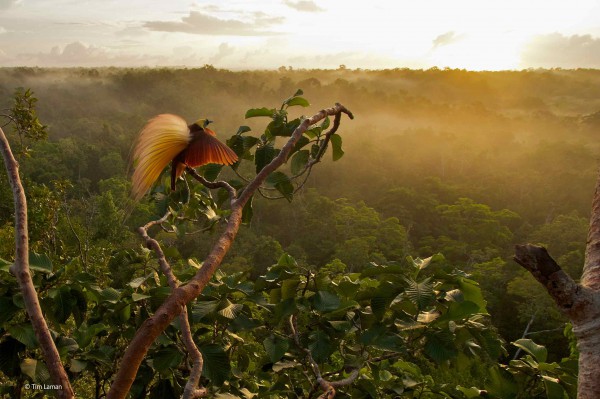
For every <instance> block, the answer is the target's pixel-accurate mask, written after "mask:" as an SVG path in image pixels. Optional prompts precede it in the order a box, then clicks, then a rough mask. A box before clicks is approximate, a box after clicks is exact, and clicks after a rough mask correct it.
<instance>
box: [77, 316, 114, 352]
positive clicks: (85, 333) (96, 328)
mask: <svg viewBox="0 0 600 399" xmlns="http://www.w3.org/2000/svg"><path fill="white" fill-rule="evenodd" d="M106 329H107V327H106V326H105V325H104V324H102V323H97V324H92V325H90V326H88V325H87V323H86V322H83V323H81V325H80V326H79V328H77V330H75V331H74V332H73V337H74V338H75V340H76V341H77V344H78V345H79V347H80V348H85V347H87V346H88V345H89V344H91V343H92V340H93V338H94V337H95V336H96V335H98V334H100V333H101V332H103V331H106Z"/></svg>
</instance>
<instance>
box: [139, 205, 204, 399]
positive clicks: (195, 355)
mask: <svg viewBox="0 0 600 399" xmlns="http://www.w3.org/2000/svg"><path fill="white" fill-rule="evenodd" d="M169 216H171V212H170V211H168V212H167V213H166V214H165V215H164V216H163V217H162V218H160V219H158V220H153V221H151V222H149V223H147V224H146V225H144V226H142V227H140V228H139V229H138V232H139V233H140V235H141V236H142V238H143V239H144V241H145V242H146V246H147V247H148V249H152V250H154V253H156V256H157V258H158V264H159V266H160V269H161V271H162V272H163V274H164V275H165V276H166V277H167V281H168V283H169V287H171V289H172V290H175V289H177V287H179V280H177V277H175V274H173V269H172V268H171V265H170V264H169V262H168V261H167V259H166V257H165V253H164V252H163V250H162V248H161V246H160V244H159V243H158V241H156V240H155V239H153V238H151V237H150V236H149V235H148V229H150V228H151V227H152V226H156V225H158V226H161V227H162V224H163V223H164V222H165V221H166V220H167V219H168V218H169ZM179 323H180V326H181V340H182V341H183V343H184V345H185V347H186V349H187V351H188V353H189V354H190V357H191V358H192V364H193V365H192V370H191V372H190V377H189V378H188V381H187V383H186V384H185V389H184V391H183V396H182V398H183V399H192V398H199V397H203V396H206V393H207V392H206V390H205V389H204V388H200V389H198V388H197V387H198V382H199V381H200V377H201V375H202V366H203V364H204V361H203V359H202V354H201V353H200V351H199V350H198V347H197V346H196V343H195V342H194V339H193V338H192V332H191V329H190V322H189V320H188V313H187V307H186V305H183V306H182V309H181V314H180V315H179Z"/></svg>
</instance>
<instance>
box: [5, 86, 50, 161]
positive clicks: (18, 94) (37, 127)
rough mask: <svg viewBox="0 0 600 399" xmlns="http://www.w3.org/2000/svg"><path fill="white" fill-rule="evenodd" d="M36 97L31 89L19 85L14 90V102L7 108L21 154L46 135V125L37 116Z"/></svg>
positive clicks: (25, 153) (26, 152)
mask: <svg viewBox="0 0 600 399" xmlns="http://www.w3.org/2000/svg"><path fill="white" fill-rule="evenodd" d="M37 101H38V99H37V98H36V97H35V96H34V95H33V91H31V89H27V90H25V89H24V88H22V87H20V88H18V89H16V90H15V93H14V103H13V105H12V107H11V108H10V109H9V110H8V117H9V118H10V120H11V122H13V129H14V131H15V133H17V135H18V137H19V144H20V149H19V153H20V154H21V155H27V154H28V153H29V150H30V145H31V144H32V143H35V142H37V141H40V140H45V139H46V138H47V137H48V132H47V126H45V125H43V124H42V123H41V122H40V120H39V119H38V116H37V111H36V103H37Z"/></svg>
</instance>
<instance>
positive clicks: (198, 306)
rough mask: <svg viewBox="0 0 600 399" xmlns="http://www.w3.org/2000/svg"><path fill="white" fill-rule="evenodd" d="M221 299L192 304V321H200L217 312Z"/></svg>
mask: <svg viewBox="0 0 600 399" xmlns="http://www.w3.org/2000/svg"><path fill="white" fill-rule="evenodd" d="M220 303H221V301H218V300H212V301H210V300H209V301H197V302H196V303H194V304H193V305H192V321H193V322H194V323H198V322H199V321H200V320H202V319H203V318H204V317H206V316H207V315H209V314H211V313H213V312H216V311H217V309H218V308H219V304H220Z"/></svg>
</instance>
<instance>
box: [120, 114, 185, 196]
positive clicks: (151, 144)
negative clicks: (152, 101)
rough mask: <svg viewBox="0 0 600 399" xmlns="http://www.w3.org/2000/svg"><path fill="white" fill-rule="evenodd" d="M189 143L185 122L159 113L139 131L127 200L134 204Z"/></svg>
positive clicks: (176, 117)
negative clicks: (129, 194) (129, 195)
mask: <svg viewBox="0 0 600 399" xmlns="http://www.w3.org/2000/svg"><path fill="white" fill-rule="evenodd" d="M190 140H191V136H190V132H189V128H188V126H187V124H186V122H185V121H184V120H183V119H182V118H181V117H179V116H177V115H172V114H161V115H158V116H156V117H154V118H152V119H150V120H149V121H148V123H147V124H146V126H144V128H143V129H142V130H141V132H140V134H139V136H138V139H137V142H136V145H135V148H134V152H133V159H134V168H135V170H134V172H133V176H132V179H131V180H132V188H131V197H132V198H133V199H134V200H135V201H138V200H139V199H140V198H142V197H143V196H144V194H146V192H147V191H148V190H149V189H150V188H151V187H152V185H153V184H154V182H155V181H156V180H157V179H158V178H159V176H160V174H161V172H162V171H163V170H164V169H165V167H166V166H167V165H168V164H169V162H171V161H172V160H173V158H175V157H176V156H177V155H178V154H179V153H180V152H181V151H183V150H184V149H185V148H186V147H187V145H188V144H189V142H190Z"/></svg>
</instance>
